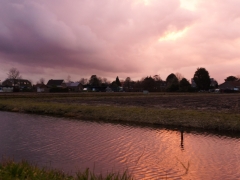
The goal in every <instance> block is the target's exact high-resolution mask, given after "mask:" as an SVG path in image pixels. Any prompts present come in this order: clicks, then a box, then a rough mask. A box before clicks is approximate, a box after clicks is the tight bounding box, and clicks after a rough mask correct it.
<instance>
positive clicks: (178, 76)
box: [175, 72, 184, 82]
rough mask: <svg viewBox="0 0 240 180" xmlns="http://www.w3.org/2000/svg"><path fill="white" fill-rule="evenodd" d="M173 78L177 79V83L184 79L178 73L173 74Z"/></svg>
mask: <svg viewBox="0 0 240 180" xmlns="http://www.w3.org/2000/svg"><path fill="white" fill-rule="evenodd" d="M175 76H176V77H177V79H178V81H179V82H180V81H181V80H182V79H183V78H184V77H183V75H182V74H181V73H179V72H177V73H175Z"/></svg>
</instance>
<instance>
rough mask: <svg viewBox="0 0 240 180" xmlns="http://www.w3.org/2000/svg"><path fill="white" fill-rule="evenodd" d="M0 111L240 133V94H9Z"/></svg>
mask: <svg viewBox="0 0 240 180" xmlns="http://www.w3.org/2000/svg"><path fill="white" fill-rule="evenodd" d="M0 110H2V111H13V112H22V113H34V114H43V115H52V116H61V117H70V118H74V119H80V120H94V121H112V122H134V123H142V124H143V123H147V124H159V125H171V126H177V127H178V126H180V127H194V128H200V129H216V130H220V131H240V94H210V93H188V94H187V93H178V94H177V93H150V94H142V93H65V94H55V93H54V94H50V93H47V94H37V93H9V94H0Z"/></svg>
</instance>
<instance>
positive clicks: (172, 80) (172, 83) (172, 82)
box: [166, 73, 179, 92]
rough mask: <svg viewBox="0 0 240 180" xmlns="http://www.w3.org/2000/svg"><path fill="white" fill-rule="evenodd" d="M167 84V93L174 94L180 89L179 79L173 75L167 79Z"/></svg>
mask: <svg viewBox="0 0 240 180" xmlns="http://www.w3.org/2000/svg"><path fill="white" fill-rule="evenodd" d="M166 83H167V87H166V90H167V91H170V92H174V91H177V90H178V89H179V82H178V78H177V77H176V75H175V74H173V73H171V74H169V75H168V77H167V79H166Z"/></svg>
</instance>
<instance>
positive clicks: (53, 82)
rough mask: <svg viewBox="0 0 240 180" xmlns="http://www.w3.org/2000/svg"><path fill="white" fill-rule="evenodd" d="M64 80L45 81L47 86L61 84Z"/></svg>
mask: <svg viewBox="0 0 240 180" xmlns="http://www.w3.org/2000/svg"><path fill="white" fill-rule="evenodd" d="M63 82H64V80H53V79H50V80H49V81H48V83H47V86H61V85H62V83H63Z"/></svg>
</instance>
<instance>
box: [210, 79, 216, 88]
mask: <svg viewBox="0 0 240 180" xmlns="http://www.w3.org/2000/svg"><path fill="white" fill-rule="evenodd" d="M217 86H218V82H217V81H216V80H215V79H214V78H210V87H214V88H216V87H217Z"/></svg>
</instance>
